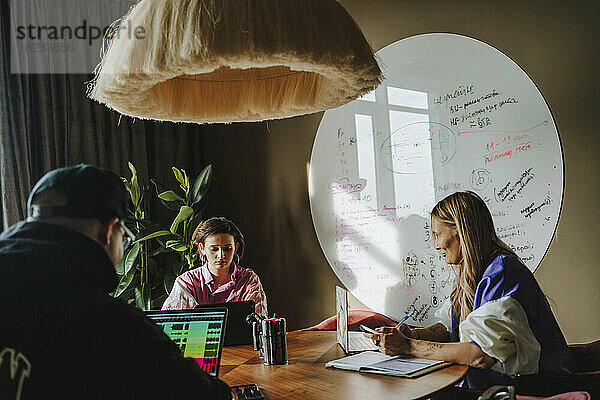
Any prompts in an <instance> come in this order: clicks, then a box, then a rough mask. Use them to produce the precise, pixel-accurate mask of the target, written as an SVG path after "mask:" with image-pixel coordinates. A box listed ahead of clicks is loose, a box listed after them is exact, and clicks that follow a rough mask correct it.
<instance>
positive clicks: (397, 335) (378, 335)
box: [364, 324, 419, 355]
mask: <svg viewBox="0 0 600 400" xmlns="http://www.w3.org/2000/svg"><path fill="white" fill-rule="evenodd" d="M371 332H373V333H365V334H364V335H365V336H366V337H368V338H369V339H371V340H373V343H375V345H376V346H379V348H380V351H381V352H382V353H384V354H387V355H397V354H407V353H408V352H409V351H410V348H411V344H410V339H418V338H419V335H418V332H417V330H416V329H411V328H410V327H409V326H407V325H405V324H402V325H400V326H399V327H398V328H395V327H391V326H384V327H380V328H377V329H375V331H371Z"/></svg>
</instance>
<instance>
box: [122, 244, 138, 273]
mask: <svg viewBox="0 0 600 400" xmlns="http://www.w3.org/2000/svg"><path fill="white" fill-rule="evenodd" d="M139 253H140V243H134V245H133V246H131V249H129V251H128V252H127V255H125V256H123V258H125V265H124V271H123V273H124V274H127V273H128V272H129V271H130V270H131V267H133V264H134V263H135V259H136V258H137V256H138V254H139Z"/></svg>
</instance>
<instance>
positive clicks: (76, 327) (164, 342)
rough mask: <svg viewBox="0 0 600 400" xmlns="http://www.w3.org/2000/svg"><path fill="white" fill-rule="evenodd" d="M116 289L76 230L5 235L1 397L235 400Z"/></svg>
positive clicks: (0, 265)
mask: <svg viewBox="0 0 600 400" xmlns="http://www.w3.org/2000/svg"><path fill="white" fill-rule="evenodd" d="M116 282H117V275H116V274H115V271H114V267H113V266H112V263H111V261H110V259H109V258H108V255H107V254H106V252H105V251H104V249H103V248H102V247H101V246H100V245H98V244H97V243H96V242H94V241H93V240H91V239H89V238H87V237H86V236H83V235H81V234H79V233H76V232H74V231H71V230H68V229H65V228H62V227H59V226H55V225H50V224H44V223H40V222H20V223H18V224H16V225H14V226H13V227H12V228H10V229H9V230H7V231H5V232H4V233H2V235H0V321H1V322H0V324H1V328H0V399H16V398H19V394H20V395H21V397H20V398H21V399H38V398H63V399H71V398H72V399H87V398H98V399H128V400H131V399H138V398H139V399H143V398H161V399H165V398H188V399H189V398H194V399H229V398H230V397H231V395H230V393H229V388H228V386H227V385H226V384H225V383H223V382H221V381H220V380H218V379H214V378H212V377H210V376H209V375H208V374H206V373H205V372H204V371H202V370H201V369H200V368H199V367H198V365H197V364H196V363H195V362H194V361H193V360H191V359H184V358H183V357H182V355H181V351H180V350H179V348H178V347H177V346H176V345H175V344H174V343H172V342H171V341H170V340H169V338H168V337H167V336H166V335H165V334H164V333H163V332H162V330H160V329H159V328H157V327H156V326H155V325H154V324H152V323H151V322H150V321H148V320H147V319H146V317H145V316H144V315H143V314H142V313H141V312H139V311H137V310H135V309H133V308H132V307H130V306H128V305H127V304H125V303H124V302H123V301H121V300H119V299H114V298H112V297H111V296H109V295H108V293H109V292H110V291H111V290H113V289H114V288H115V286H116ZM180 396H181V397H180ZM182 396H192V397H182Z"/></svg>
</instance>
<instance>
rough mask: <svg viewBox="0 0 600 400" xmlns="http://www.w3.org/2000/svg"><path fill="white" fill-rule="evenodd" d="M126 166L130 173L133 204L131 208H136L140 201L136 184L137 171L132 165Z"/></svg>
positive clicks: (138, 186) (139, 192) (138, 187)
mask: <svg viewBox="0 0 600 400" xmlns="http://www.w3.org/2000/svg"><path fill="white" fill-rule="evenodd" d="M127 165H128V166H129V170H130V171H131V191H130V193H131V201H132V203H133V207H134V208H138V207H139V205H140V200H141V191H140V185H139V182H138V176H137V170H136V169H135V167H134V165H133V164H132V163H130V162H128V163H127Z"/></svg>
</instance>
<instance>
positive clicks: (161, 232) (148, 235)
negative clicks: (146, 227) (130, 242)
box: [135, 230, 173, 243]
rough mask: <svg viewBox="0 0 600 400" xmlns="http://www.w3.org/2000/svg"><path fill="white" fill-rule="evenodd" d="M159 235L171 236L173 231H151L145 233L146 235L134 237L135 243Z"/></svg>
mask: <svg viewBox="0 0 600 400" xmlns="http://www.w3.org/2000/svg"><path fill="white" fill-rule="evenodd" d="M161 236H173V233H172V232H171V231H167V230H160V231H156V232H152V233H149V234H147V235H146V236H143V237H141V238H139V239H136V240H135V243H138V242H141V241H143V240H148V239H154V238H157V237H161Z"/></svg>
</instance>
